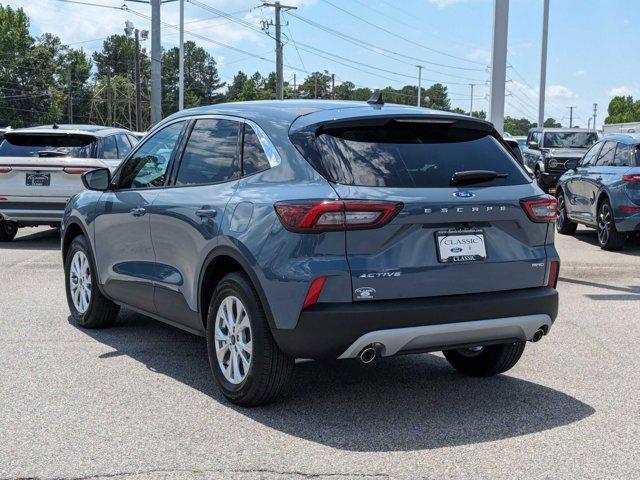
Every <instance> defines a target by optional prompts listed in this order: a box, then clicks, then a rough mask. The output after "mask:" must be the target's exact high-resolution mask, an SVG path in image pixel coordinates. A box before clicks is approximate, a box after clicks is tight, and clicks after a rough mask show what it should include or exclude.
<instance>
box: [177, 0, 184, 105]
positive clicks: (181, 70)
mask: <svg viewBox="0 0 640 480" xmlns="http://www.w3.org/2000/svg"><path fill="white" fill-rule="evenodd" d="M183 109H184V0H180V51H179V54H178V110H183Z"/></svg>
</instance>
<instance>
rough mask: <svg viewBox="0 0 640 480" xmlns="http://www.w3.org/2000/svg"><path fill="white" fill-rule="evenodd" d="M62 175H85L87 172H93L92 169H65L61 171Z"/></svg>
mask: <svg viewBox="0 0 640 480" xmlns="http://www.w3.org/2000/svg"><path fill="white" fill-rule="evenodd" d="M63 170H64V173H69V174H71V175H82V174H83V173H87V172H88V171H89V170H93V169H92V168H71V167H66V168H64V169H63Z"/></svg>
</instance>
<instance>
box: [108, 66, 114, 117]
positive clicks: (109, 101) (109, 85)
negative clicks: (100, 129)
mask: <svg viewBox="0 0 640 480" xmlns="http://www.w3.org/2000/svg"><path fill="white" fill-rule="evenodd" d="M111 107H112V105H111V69H110V68H108V69H107V125H109V126H113V112H112V110H111Z"/></svg>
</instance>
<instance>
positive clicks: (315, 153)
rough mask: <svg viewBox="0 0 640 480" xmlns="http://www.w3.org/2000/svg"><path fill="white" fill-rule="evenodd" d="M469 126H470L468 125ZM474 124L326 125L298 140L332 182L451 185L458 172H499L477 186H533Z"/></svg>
mask: <svg viewBox="0 0 640 480" xmlns="http://www.w3.org/2000/svg"><path fill="white" fill-rule="evenodd" d="M465 124H466V125H467V126H465ZM483 128H484V126H479V125H478V124H475V123H474V122H462V121H460V122H454V123H423V122H412V121H407V120H392V121H387V123H386V124H385V125H371V126H354V127H351V126H349V127H344V128H326V127H323V128H322V129H321V130H320V131H319V132H318V133H319V135H316V131H315V130H309V131H305V132H299V133H296V134H294V135H293V136H292V141H293V143H294V144H295V145H296V147H297V148H298V150H299V151H300V152H301V153H302V155H303V156H304V157H305V158H306V159H307V160H308V161H309V162H310V163H311V164H312V165H313V166H314V167H315V168H316V170H318V171H319V172H320V173H321V174H322V175H323V176H325V178H327V179H328V180H330V181H333V182H336V183H341V184H346V185H363V186H380V187H408V188H412V187H413V188H425V187H426V188H440V187H449V186H450V184H451V177H452V176H453V174H454V173H455V172H460V171H465V170H495V171H496V172H498V173H504V174H506V175H507V178H498V179H494V180H489V181H485V182H481V183H478V184H476V185H477V186H496V185H516V184H524V183H529V179H527V178H526V177H525V175H524V173H523V171H522V169H521V168H520V167H519V166H518V164H517V163H516V161H515V159H514V158H513V157H512V156H511V155H510V154H509V153H508V152H507V151H506V150H505V149H504V148H503V147H502V145H501V144H500V143H499V142H498V141H497V140H496V139H495V138H493V137H492V136H491V135H490V132H489V131H488V130H486V129H483Z"/></svg>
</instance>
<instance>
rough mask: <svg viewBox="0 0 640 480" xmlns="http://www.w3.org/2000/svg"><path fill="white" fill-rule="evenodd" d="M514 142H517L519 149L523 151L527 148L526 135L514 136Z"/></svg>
mask: <svg viewBox="0 0 640 480" xmlns="http://www.w3.org/2000/svg"><path fill="white" fill-rule="evenodd" d="M513 138H515V140H516V142H518V145H520V149H521V150H522V149H524V148H525V147H526V146H527V136H526V135H516V136H515V137H513Z"/></svg>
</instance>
